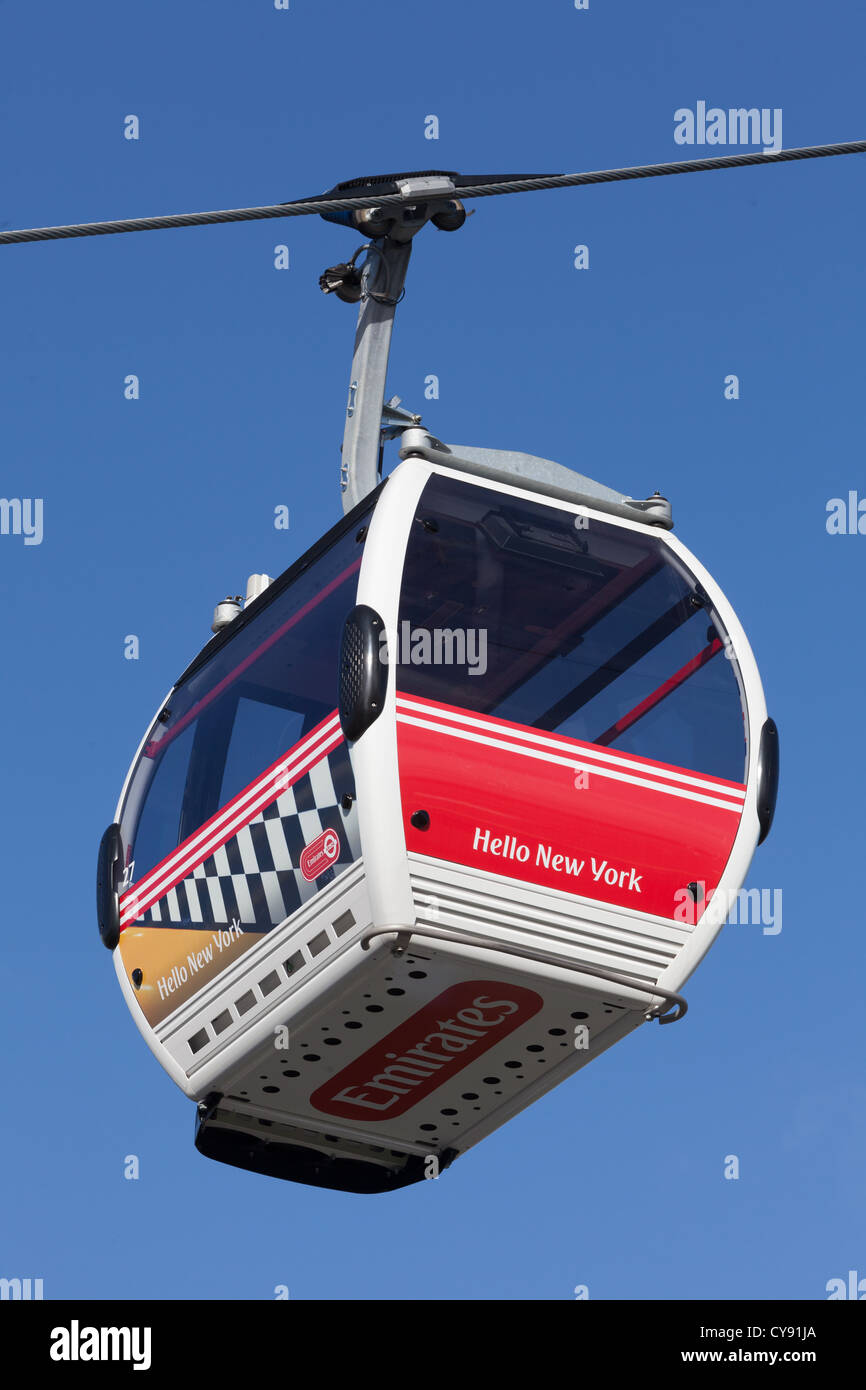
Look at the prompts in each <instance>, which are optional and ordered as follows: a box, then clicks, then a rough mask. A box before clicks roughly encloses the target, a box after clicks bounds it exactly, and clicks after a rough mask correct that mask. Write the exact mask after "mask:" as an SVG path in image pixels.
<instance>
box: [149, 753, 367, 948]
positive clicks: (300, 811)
mask: <svg viewBox="0 0 866 1390" xmlns="http://www.w3.org/2000/svg"><path fill="white" fill-rule="evenodd" d="M354 786H355V783H354V778H353V776H352V768H351V764H350V762H349V752H348V749H347V748H346V745H345V743H342V742H341V743H340V744H339V745H338V746H337V747H336V748H335V749H333V751H332V752H330V753H328V754H327V755H326V756H325V757H324V758H321V759H320V760H319V762H317V763H315V764H314V766H313V767H311V768H310V770H309V772H307V773H305V774H304V776H303V777H299V778H298V780H297V781H296V782H293V783H292V785H291V786H290V787H289V788H288V789H287V790H286V791H284V792H281V793H280V795H279V796H278V797H277V798H276V800H275V801H272V802H271V803H270V805H268V806H266V807H265V808H264V810H262V811H260V812H259V814H258V815H257V816H255V817H254V818H253V820H251V821H250V822H249V824H248V825H245V826H244V827H243V828H242V829H241V830H239V831H238V833H237V834H236V835H235V836H234V837H233V838H232V839H231V840H227V841H226V843H225V844H224V845H222V846H221V847H220V849H218V850H216V851H215V853H214V854H212V855H210V857H209V858H207V859H205V860H203V862H202V863H201V864H199V865H198V866H197V868H195V869H194V870H193V872H192V873H191V874H190V875H189V877H188V878H185V879H183V880H182V881H181V882H180V883H177V884H175V886H174V888H171V889H170V890H169V892H167V893H166V894H165V896H164V897H162V898H160V899H159V901H158V902H156V903H154V904H153V906H152V907H149V908H148V909H147V911H146V912H144V913H143V914H142V916H141V917H140V918H139V919H138V920H139V921H141V922H144V923H148V924H158V925H159V926H163V927H186V928H193V929H195V928H196V927H201V928H203V929H205V928H208V927H212V926H216V925H218V924H220V923H226V924H227V923H229V922H233V921H234V922H240V924H241V926H242V927H244V928H245V929H246V930H247V931H269V930H270V928H271V927H274V926H277V925H278V924H279V923H280V922H282V921H284V920H285V919H286V917H290V916H291V914H292V913H293V912H294V911H295V910H296V909H297V908H299V907H300V906H301V904H302V903H305V902H308V901H309V899H310V898H313V897H315V895H316V893H317V892H319V891H320V889H322V888H325V887H327V885H328V884H329V883H333V881H334V879H335V878H336V877H337V875H338V874H340V873H342V871H343V869H345V868H348V866H349V865H350V864H352V863H354V861H355V860H356V859H359V858H360V857H361V843H360V839H359V836H358V815H357V808H356V804H355V801H354V800H353V801H352V804H351V808H350V809H349V810H348V811H346V810H344V809H343V807H342V806H341V804H340V802H341V798H342V797H343V796H344V795H345V794H346V793H348V792H352V793H353V792H354ZM325 830H333V831H334V832H335V833H336V835H337V836H338V838H339V841H340V856H339V858H338V859H337V861H336V863H334V864H332V865H331V867H330V868H329V869H326V870H325V872H324V873H322V874H320V875H319V877H318V878H316V879H314V880H313V881H312V882H310V881H308V880H307V879H306V878H304V875H303V873H302V872H301V868H300V862H301V852H302V851H303V849H304V848H305V846H307V845H309V844H311V843H312V842H313V841H314V840H315V839H316V838H317V836H319V835H321V834H322V833H323V831H325Z"/></svg>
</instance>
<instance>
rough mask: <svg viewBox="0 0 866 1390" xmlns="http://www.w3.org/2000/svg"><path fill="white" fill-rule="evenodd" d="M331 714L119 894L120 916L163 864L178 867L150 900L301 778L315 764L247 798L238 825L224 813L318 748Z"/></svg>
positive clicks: (334, 735)
mask: <svg viewBox="0 0 866 1390" xmlns="http://www.w3.org/2000/svg"><path fill="white" fill-rule="evenodd" d="M335 713H336V710H334V711H333V712H332V713H331V714H329V715H328V717H327V719H323V720H322V722H321V723H320V724H317V725H316V727H315V729H313V730H311V732H310V733H309V734H307V735H306V736H305V737H304V738H302V739H300V740H299V742H298V743H296V744H294V745H293V746H292V747H291V748H290V749H289V750H288V752H286V753H283V754H281V755H280V757H279V758H277V759H276V761H275V762H273V763H271V765H270V767H269V768H267V769H266V770H265V772H263V773H262V774H261V775H260V776H258V777H256V778H254V779H253V781H252V782H250V784H249V785H248V786H247V787H244V789H243V791H240V792H238V794H237V796H234V797H232V799H231V801H227V802H226V804H225V806H221V807H220V808H219V810H217V811H215V812H214V814H213V815H212V816H211V817H210V818H209V819H208V820H206V821H204V822H203V824H202V825H200V826H199V827H198V828H197V829H196V830H194V831H193V832H192V834H191V835H188V836H187V837H186V839H185V840H182V841H181V843H180V844H179V845H176V846H175V848H174V849H173V850H171V851H170V853H168V854H167V855H165V857H164V858H163V859H161V860H160V861H159V863H158V864H156V865H154V867H153V868H152V869H150V870H149V871H148V872H147V873H146V874H145V876H144V878H143V879H141V881H140V882H139V883H136V884H133V886H132V887H131V888H129V889H127V891H126V892H125V893H124V894H122V895H121V898H120V912H121V917H122V916H123V910H124V903H125V902H127V901H128V900H129V899H131V898H135V899H136V901H137V902H138V904H139V906H140V907H141V905H142V904H143V902H144V899H145V898H146V897H147V895H148V893H149V892H150V891H151V885H153V884H154V883H156V882H157V881H158V880H159V878H160V876H161V875H162V874H163V873H164V872H165V869H166V865H167V864H168V863H169V862H170V861H171V860H172V859H174V858H175V856H177V861H178V865H180V866H181V867H179V868H178V869H177V871H176V872H174V873H172V875H171V881H170V882H169V881H166V883H165V884H164V885H163V886H162V887H161V889H160V891H159V894H158V896H157V897H156V898H154V899H153V902H159V901H160V899H161V898H163V897H165V895H166V893H170V892H171V890H172V888H174V887H175V886H176V885H177V884H178V883H180V882H181V880H182V879H184V878H187V877H188V876H189V874H191V873H192V871H193V869H196V868H198V866H199V864H201V863H203V862H204V860H205V859H209V858H210V856H211V855H212V854H215V853H216V851H217V850H218V849H221V848H222V846H223V845H224V844H226V842H227V841H228V840H231V839H232V838H233V837H234V836H235V835H237V833H238V831H239V830H242V829H243V828H244V826H245V825H248V824H249V823H250V821H251V820H254V819H255V817H256V816H257V815H259V814H260V812H261V811H263V810H264V809H265V807H266V806H270V804H271V802H272V801H276V799H277V797H278V796H281V795H282V793H283V792H284V791H285V790H286V788H287V787H290V786H293V785H294V783H295V782H297V781H298V779H299V778H300V777H305V776H306V775H307V773H308V772H309V771H310V767H311V766H314V765H315V764H309V763H307V764H306V765H305V766H303V767H301V768H299V769H298V771H297V772H295V773H293V774H292V776H291V777H290V779H289V781H288V782H284V781H283V780H282V778H281V779H280V784H279V787H278V788H276V789H275V790H274V791H273V795H272V796H271V797H269V798H268V800H266V801H265V802H263V803H262V805H257V804H256V800H255V797H253V798H251V801H250V805H249V807H248V808H247V810H248V813H249V814H248V815H246V818H245V819H244V820H243V821H241V823H240V824H237V823H235V820H234V817H233V815H232V814H228V815H226V813H227V812H228V813H231V809H232V807H235V806H237V805H238V803H239V802H240V801H242V800H243V799H244V798H245V797H247V796H249V794H250V792H251V791H253V789H254V788H256V787H259V788H264V787H265V786H266V784H267V782H268V779H269V778H270V777H272V776H273V774H274V772H275V770H276V768H277V767H279V766H280V764H281V763H284V762H285V761H286V759H287V758H290V757H291V756H292V755H293V754H294V753H297V752H298V751H299V750H301V749H303V752H304V754H305V755H312V754H315V753H316V752H317V751H322V750H321V749H319V748H318V747H317V745H319V744H321V743H322V742H323V740H322V730H323V729H324V727H325V725H326V724H327V723H328V722H329V721H330V720H331V719H333V717H334V714H335ZM331 739H336V743H334V747H337V745H338V744H339V743H341V742H342V740H343V733H342V730H341V728H340V726H339V725H337V727H336V728H335V729H331V730H330V732H329V734H328V735H327V737H326V738H325V739H324V743H326V744H328V743H329V742H330V740H331ZM326 751H327V752H330V751H331V749H330V747H328V748H327V750H326ZM323 756H324V753H323ZM319 761H321V759H319V758H317V759H316V762H319ZM224 815H226V821H225V825H224V826H223V830H222V831H220V832H219V838H218V839H217V840H215V841H213V840H211V838H210V837H209V836H208V834H207V831H208V828H209V827H210V826H212V825H214V823H215V822H216V821H217V820H218V819H220V818H221V817H222V816H224ZM199 836H202V840H201V844H200V846H199V848H198V849H197V850H196V851H195V859H194V860H191V861H190V862H187V860H186V856H185V854H184V850H185V848H186V846H188V845H189V844H190V843H191V842H192V841H193V840H195V839H197V838H198V837H199ZM153 902H151V903H147V904H146V906H144V907H141V910H142V911H147V909H148V908H149V907H152V906H153ZM139 915H140V914H139ZM136 920H137V919H136ZM127 925H129V923H125V924H124V927H125V926H127ZM124 927H122V928H121V930H123V929H124Z"/></svg>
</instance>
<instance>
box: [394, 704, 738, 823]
mask: <svg viewBox="0 0 866 1390" xmlns="http://www.w3.org/2000/svg"><path fill="white" fill-rule="evenodd" d="M397 719H398V721H399V722H400V723H401V724H415V725H417V726H418V728H419V729H433V730H435V731H436V732H437V733H441V734H449V735H450V736H451V738H462V739H465V740H466V741H467V742H469V743H482V744H486V745H487V746H488V747H490V748H501V749H504V750H506V751H507V752H509V753H519V754H520V755H521V756H522V757H524V758H537V759H539V760H540V761H542V762H546V763H558V764H559V765H560V766H561V767H568V768H571V769H572V770H573V771H583V772H591V773H593V775H594V776H596V777H609V778H611V779H612V780H613V781H616V782H630V783H631V784H632V785H633V786H635V787H645V788H646V789H647V790H648V791H659V792H667V793H668V795H669V796H679V797H683V798H684V799H685V800H686V801H702V802H704V803H705V805H707V806H718V807H720V809H721V810H723V811H734V812H735V813H736V814H737V815H739V813H740V811H742V809H743V808H742V806H739V805H736V804H735V803H734V802H732V801H719V800H717V799H716V798H715V797H713V796H703V795H702V794H701V793H700V792H692V791H687V790H686V789H685V788H684V787H672V786H670V785H669V784H668V783H667V782H651V781H650V780H649V779H648V778H646V777H629V776H628V774H627V773H625V772H614V770H613V769H612V768H606V767H599V766H598V765H597V764H596V763H585V762H583V761H582V760H581V759H580V758H576V757H574V756H572V757H570V758H561V757H559V756H558V755H557V754H556V753H547V752H545V751H544V750H543V749H541V748H524V747H522V746H521V745H520V744H518V743H504V742H503V741H502V740H501V739H495V738H484V737H482V735H481V734H473V733H470V732H469V730H468V729H452V728H448V727H447V726H446V725H444V724H434V723H433V722H432V721H431V720H429V719H412V718H410V716H409V715H408V714H398V716H397Z"/></svg>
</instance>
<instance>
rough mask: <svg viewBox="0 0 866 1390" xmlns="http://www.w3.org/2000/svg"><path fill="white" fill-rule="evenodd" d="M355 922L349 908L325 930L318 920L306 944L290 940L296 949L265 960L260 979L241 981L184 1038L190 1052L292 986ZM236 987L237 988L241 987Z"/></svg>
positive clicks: (203, 1046)
mask: <svg viewBox="0 0 866 1390" xmlns="http://www.w3.org/2000/svg"><path fill="white" fill-rule="evenodd" d="M355 925H356V921H355V915H354V913H353V912H351V911H350V910H349V909H348V908H347V909H346V911H345V912H341V913H340V914H339V916H338V917H335V918H334V920H333V921H332V922H331V924H330V927H327V928H324V929H322V928H319V922H318V921H317V922H316V926H317V928H319V930H317V931H316V932H315V933H314V934H313V935H312V936H311V937H310V938H309V940H308V941H306V942H305V943H301V944H300V945H298V944H297V943H295V942H293V943H292V944H293V945H295V946H296V949H295V950H294V951H293V952H292V954H291V955H290V956H288V957H287V958H286V960H284V961H282V962H280V963H279V964H278V965H276V966H275V965H274V964H273V963H272V962H271V961H268V963H267V968H266V973H265V974H264V975H263V976H262V978H261V979H260V980H257V981H255V982H253V983H252V984H250V983H249V982H248V981H244V985H243V991H242V993H241V994H239V995H238V997H237V999H235V1000H233V1001H232V1002H231V1003H230V1004H229V1005H228V1006H227V1007H226V1006H225V1005H224V1003H223V1001H220V1002H221V1005H222V1007H221V1008H220V1012H219V1013H218V1014H216V1015H215V1017H214V1018H212V1019H210V1021H209V1022H208V1023H206V1024H205V1025H203V1026H201V1027H199V1028H198V1029H197V1030H196V1031H195V1032H194V1033H192V1034H191V1035H190V1036H189V1037H188V1038H187V1046H188V1048H189V1051H190V1053H191V1054H192V1055H193V1056H196V1055H197V1054H198V1053H201V1052H202V1051H204V1049H205V1048H206V1047H208V1045H209V1044H210V1043H213V1042H216V1041H217V1040H218V1039H220V1038H222V1040H223V1041H225V1038H224V1037H222V1035H224V1034H225V1033H226V1032H227V1031H228V1030H229V1029H231V1027H232V1025H233V1024H235V1023H238V1024H239V1023H241V1022H242V1021H243V1017H244V1015H245V1014H248V1013H249V1011H250V1009H252V1008H254V1007H255V1006H256V1005H257V1004H259V1003H262V1002H264V1001H266V1000H267V998H268V996H269V995H271V994H273V993H274V992H275V991H276V990H277V989H279V988H280V986H282V987H283V988H284V989H286V988H288V987H289V986H290V985H291V986H292V987H294V986H295V984H296V983H297V980H298V977H299V976H302V975H303V974H304V972H305V971H306V970H307V968H308V967H309V966H310V965H312V963H313V961H314V960H315V958H316V956H319V955H321V954H322V952H323V951H325V950H327V948H328V947H329V946H330V945H332V944H333V943H335V942H337V941H339V939H340V937H341V936H345V935H346V933H347V932H349V931H351V930H352V928H353V927H354V926H355ZM263 968H265V967H263ZM238 987H239V988H240V986H238Z"/></svg>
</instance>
